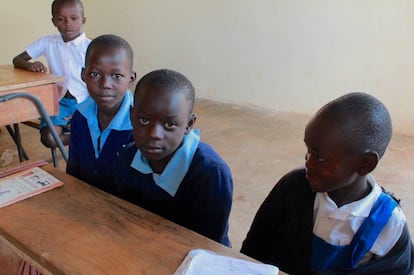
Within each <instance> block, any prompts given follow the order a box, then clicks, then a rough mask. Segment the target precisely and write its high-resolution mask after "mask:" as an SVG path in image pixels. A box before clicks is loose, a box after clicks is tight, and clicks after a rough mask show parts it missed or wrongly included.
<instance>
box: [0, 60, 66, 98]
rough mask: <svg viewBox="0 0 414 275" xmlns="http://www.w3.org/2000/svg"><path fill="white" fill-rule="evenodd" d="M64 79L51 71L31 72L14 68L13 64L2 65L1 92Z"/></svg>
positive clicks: (0, 66)
mask: <svg viewBox="0 0 414 275" xmlns="http://www.w3.org/2000/svg"><path fill="white" fill-rule="evenodd" d="M63 80H64V78H63V77H60V76H56V75H53V74H49V73H36V72H29V71H26V70H22V69H17V68H14V67H13V66H12V65H0V92H1V91H9V90H16V89H25V88H28V87H33V86H41V85H46V84H51V83H57V82H60V81H63Z"/></svg>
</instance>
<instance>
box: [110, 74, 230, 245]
mask: <svg viewBox="0 0 414 275" xmlns="http://www.w3.org/2000/svg"><path fill="white" fill-rule="evenodd" d="M194 100H195V92H194V88H193V86H192V84H191V82H190V81H189V80H188V79H187V78H186V77H185V76H183V75H182V74H180V73H178V72H175V71H171V70H157V71H153V72H150V73H148V74H147V75H145V76H144V77H143V78H142V79H141V80H140V81H139V82H138V84H137V86H136V90H135V95H134V107H132V108H131V121H132V125H133V128H134V141H135V144H131V145H130V146H128V147H127V148H125V150H122V151H121V153H120V155H119V157H118V158H117V161H116V163H115V180H116V185H117V189H118V195H119V196H120V197H121V198H123V199H126V200H128V201H130V202H132V203H135V204H137V205H139V206H141V207H143V208H145V209H147V210H149V211H151V212H154V213H156V214H158V215H160V216H163V217H165V218H167V219H169V220H171V221H173V222H175V223H177V224H179V225H182V226H184V227H187V228H189V229H191V230H193V231H196V232H198V233H200V234H202V235H204V236H206V237H208V238H210V239H213V240H215V241H217V242H220V243H222V244H224V245H227V246H230V241H229V237H228V227H229V223H228V219H229V215H230V209H231V205H232V194H233V181H232V176H231V172H230V169H229V167H228V166H227V164H226V163H225V162H224V160H222V159H221V157H220V156H219V155H218V154H217V153H216V152H215V151H214V150H213V148H211V147H210V146H209V145H207V144H206V143H204V142H201V141H200V136H199V131H198V130H194V129H193V127H194V123H195V121H196V117H197V116H196V115H195V114H194V113H193V105H194Z"/></svg>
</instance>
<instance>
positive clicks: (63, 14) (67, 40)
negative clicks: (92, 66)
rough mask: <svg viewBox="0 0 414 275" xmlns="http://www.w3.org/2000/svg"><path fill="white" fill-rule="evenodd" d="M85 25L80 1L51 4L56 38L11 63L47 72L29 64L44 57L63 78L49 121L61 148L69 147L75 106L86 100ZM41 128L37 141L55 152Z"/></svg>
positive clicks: (42, 40) (47, 39) (35, 44)
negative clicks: (54, 112) (83, 72)
mask: <svg viewBox="0 0 414 275" xmlns="http://www.w3.org/2000/svg"><path fill="white" fill-rule="evenodd" d="M85 21H86V18H85V16H84V9H83V5H82V2H81V1H80V0H54V1H53V2H52V22H53V25H54V26H55V27H56V28H57V30H58V31H59V34H55V35H49V36H44V37H41V38H39V39H38V40H36V41H35V42H33V43H32V44H30V45H29V46H28V47H27V48H26V50H25V51H24V52H22V53H21V54H19V55H17V56H16V57H15V58H14V59H13V64H14V66H15V67H16V68H21V69H25V70H28V71H32V72H47V71H48V69H47V67H46V66H45V65H43V64H42V63H41V62H40V61H35V62H30V60H31V59H33V58H38V57H40V56H45V57H46V60H47V63H48V65H49V69H50V72H51V73H53V74H56V75H59V76H63V77H64V78H65V80H64V81H63V83H60V84H59V90H60V93H61V94H60V96H61V99H60V100H59V114H58V115H57V116H53V117H51V120H52V123H53V125H55V129H56V132H57V133H58V134H59V136H60V138H61V139H62V142H63V144H64V145H68V144H69V139H70V135H69V123H70V117H71V116H72V114H73V112H74V111H75V105H76V104H77V103H79V102H82V101H83V100H85V99H86V98H87V97H88V91H87V90H86V86H85V83H83V81H82V79H81V77H80V75H81V69H82V67H83V63H84V60H85V52H86V48H87V47H88V45H89V43H90V41H91V40H90V39H88V38H87V37H86V36H85V33H84V32H82V27H83V25H84V24H85ZM45 126H46V123H45V122H42V123H41V125H40V139H41V141H42V143H43V144H44V145H45V146H46V147H49V148H55V147H56V146H57V145H56V142H55V140H54V138H53V136H52V133H51V131H50V130H49V128H48V127H45Z"/></svg>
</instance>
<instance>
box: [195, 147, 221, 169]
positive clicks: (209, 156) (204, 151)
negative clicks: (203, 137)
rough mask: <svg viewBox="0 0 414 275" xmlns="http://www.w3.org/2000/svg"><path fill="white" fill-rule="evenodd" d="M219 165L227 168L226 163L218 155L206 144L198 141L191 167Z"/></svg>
mask: <svg viewBox="0 0 414 275" xmlns="http://www.w3.org/2000/svg"><path fill="white" fill-rule="evenodd" d="M194 163H196V164H197V165H207V166H209V165H219V166H224V167H227V168H228V164H227V163H226V161H225V160H224V159H223V158H222V157H221V156H220V155H219V153H218V152H217V151H216V150H215V149H214V148H213V147H212V146H211V145H210V144H208V143H205V142H202V141H200V143H199V144H198V148H197V151H196V152H195V155H194V158H193V161H192V165H193V164H194Z"/></svg>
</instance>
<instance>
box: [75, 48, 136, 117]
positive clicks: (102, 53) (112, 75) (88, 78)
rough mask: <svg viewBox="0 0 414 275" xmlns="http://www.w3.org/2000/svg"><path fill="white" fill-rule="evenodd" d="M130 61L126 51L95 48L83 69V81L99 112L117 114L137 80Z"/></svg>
mask: <svg viewBox="0 0 414 275" xmlns="http://www.w3.org/2000/svg"><path fill="white" fill-rule="evenodd" d="M130 67H131V66H130V61H129V59H128V56H127V54H126V52H125V50H124V49H119V48H104V47H99V46H97V47H95V48H93V49H92V50H91V51H90V52H89V55H88V57H87V60H86V67H85V68H83V69H82V80H83V81H84V82H85V83H86V86H87V88H88V91H89V94H90V96H91V97H92V98H93V99H94V100H95V102H96V104H97V105H98V108H99V111H100V112H103V111H106V112H111V113H114V112H117V111H118V109H119V107H120V106H121V103H122V100H123V98H124V95H125V93H126V91H127V89H128V88H129V86H130V85H131V84H132V83H133V82H134V80H135V77H136V76H135V72H133V71H131V68H130Z"/></svg>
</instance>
